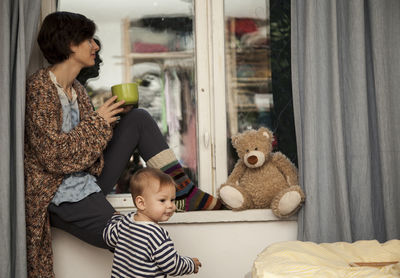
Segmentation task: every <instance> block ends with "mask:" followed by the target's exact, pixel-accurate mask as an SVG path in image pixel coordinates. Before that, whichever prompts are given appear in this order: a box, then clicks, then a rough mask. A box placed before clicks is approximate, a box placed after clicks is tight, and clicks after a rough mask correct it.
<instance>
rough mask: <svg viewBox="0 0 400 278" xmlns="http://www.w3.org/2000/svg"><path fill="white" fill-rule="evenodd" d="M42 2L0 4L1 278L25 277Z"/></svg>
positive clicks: (8, 0)
mask: <svg viewBox="0 0 400 278" xmlns="http://www.w3.org/2000/svg"><path fill="white" fill-rule="evenodd" d="M39 16H40V0H26V1H24V0H1V1H0V34H1V36H0V44H1V45H0V53H1V54H0V92H1V102H0V132H1V134H2V135H1V137H0V154H1V156H0V158H1V160H0V182H1V186H0V226H1V229H0V238H1V241H0V277H18V278H24V277H26V276H27V275H26V245H25V205H24V204H25V201H24V174H23V162H24V153H23V150H24V146H23V142H24V140H23V137H24V113H25V79H26V70H27V68H28V63H29V56H30V53H31V49H32V45H33V40H34V38H35V37H36V34H37V33H36V32H37V23H38V19H39Z"/></svg>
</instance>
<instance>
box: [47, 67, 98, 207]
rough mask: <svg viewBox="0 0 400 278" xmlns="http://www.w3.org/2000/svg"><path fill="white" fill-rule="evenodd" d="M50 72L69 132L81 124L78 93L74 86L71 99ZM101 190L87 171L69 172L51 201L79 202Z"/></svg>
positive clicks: (56, 202) (64, 123)
mask: <svg viewBox="0 0 400 278" xmlns="http://www.w3.org/2000/svg"><path fill="white" fill-rule="evenodd" d="M49 73H50V79H51V81H53V83H54V84H55V85H56V87H57V92H58V97H59V98H60V102H61V106H62V112H63V124H62V131H63V132H65V133H67V132H69V131H71V129H73V128H74V127H75V126H77V125H78V124H79V107H78V101H77V95H76V92H75V90H74V88H72V99H71V100H69V99H68V97H67V95H66V93H65V92H64V89H63V88H62V86H61V85H60V84H59V83H58V82H57V79H56V76H55V75H54V73H52V72H51V71H49ZM100 191H101V189H100V187H99V186H98V185H97V183H96V178H95V177H94V176H93V175H91V174H89V173H86V172H76V173H72V174H67V175H65V177H64V179H63V181H62V182H61V184H60V186H59V187H58V190H57V192H56V194H55V195H54V198H53V200H52V201H51V202H52V203H53V204H55V205H57V206H58V205H59V204H61V203H63V202H78V201H80V200H82V199H84V198H85V197H86V196H89V195H90V194H92V193H94V192H100Z"/></svg>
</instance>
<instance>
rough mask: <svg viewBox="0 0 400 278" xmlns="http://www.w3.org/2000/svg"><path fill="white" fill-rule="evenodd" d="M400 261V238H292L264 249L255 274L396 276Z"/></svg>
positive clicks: (272, 277)
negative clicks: (330, 240) (327, 240)
mask: <svg viewBox="0 0 400 278" xmlns="http://www.w3.org/2000/svg"><path fill="white" fill-rule="evenodd" d="M399 261H400V240H390V241H387V242H386V243H383V244H380V243H379V242H378V241H376V240H362V241H357V242H354V243H347V242H336V243H321V244H316V243H312V242H302V241H288V242H280V243H275V244H272V245H270V246H269V247H267V248H266V249H265V250H264V251H262V252H261V253H260V254H259V255H258V256H257V258H256V260H255V261H254V264H253V270H252V275H253V276H252V277H253V278H280V277H293V278H295V277H325V278H330V277H332V278H337V277H371V278H372V277H374V278H380V277H387V278H389V277H393V278H394V277H400V263H399ZM355 263H367V265H368V264H370V265H369V266H356V264H355ZM360 265H363V264H360Z"/></svg>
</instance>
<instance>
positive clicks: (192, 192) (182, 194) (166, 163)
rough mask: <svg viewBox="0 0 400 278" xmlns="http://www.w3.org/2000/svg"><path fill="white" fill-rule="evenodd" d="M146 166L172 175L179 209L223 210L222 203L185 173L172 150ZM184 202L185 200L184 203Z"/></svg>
mask: <svg viewBox="0 0 400 278" xmlns="http://www.w3.org/2000/svg"><path fill="white" fill-rule="evenodd" d="M146 164H147V165H148V166H149V167H152V168H158V169H161V170H162V171H163V172H164V173H166V174H168V175H170V176H171V177H172V178H173V179H174V181H175V183H176V197H177V200H178V202H177V207H178V209H181V210H186V211H193V210H216V209H220V208H221V202H220V200H218V199H217V198H215V197H213V196H211V195H210V194H208V193H206V192H203V191H201V190H200V189H198V188H197V187H196V186H195V185H194V184H193V182H192V181H191V180H190V178H189V177H188V176H187V175H186V173H185V172H184V171H183V168H182V165H181V164H180V163H179V161H178V160H177V159H176V157H175V154H174V152H173V151H172V150H171V149H166V150H164V151H162V152H160V153H158V154H156V155H155V156H153V157H152V158H150V159H149V160H148V161H147V162H146ZM182 200H184V201H183V202H182Z"/></svg>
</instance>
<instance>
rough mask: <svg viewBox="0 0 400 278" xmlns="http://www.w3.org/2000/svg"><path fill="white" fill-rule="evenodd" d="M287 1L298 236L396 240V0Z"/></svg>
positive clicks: (399, 83)
mask: <svg viewBox="0 0 400 278" xmlns="http://www.w3.org/2000/svg"><path fill="white" fill-rule="evenodd" d="M291 5H292V8H291V18H292V19H291V20H292V23H291V25H292V38H291V40H292V78H293V99H294V113H295V124H296V137H297V145H298V154H299V173H300V181H301V184H302V186H303V188H304V190H305V193H306V198H307V200H306V203H305V206H304V209H303V210H302V211H301V212H300V214H299V231H298V238H299V239H300V240H310V241H314V242H334V241H348V242H353V241H356V240H361V239H377V240H379V241H380V242H383V241H386V240H389V239H394V238H400V1H399V0H292V1H291Z"/></svg>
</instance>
